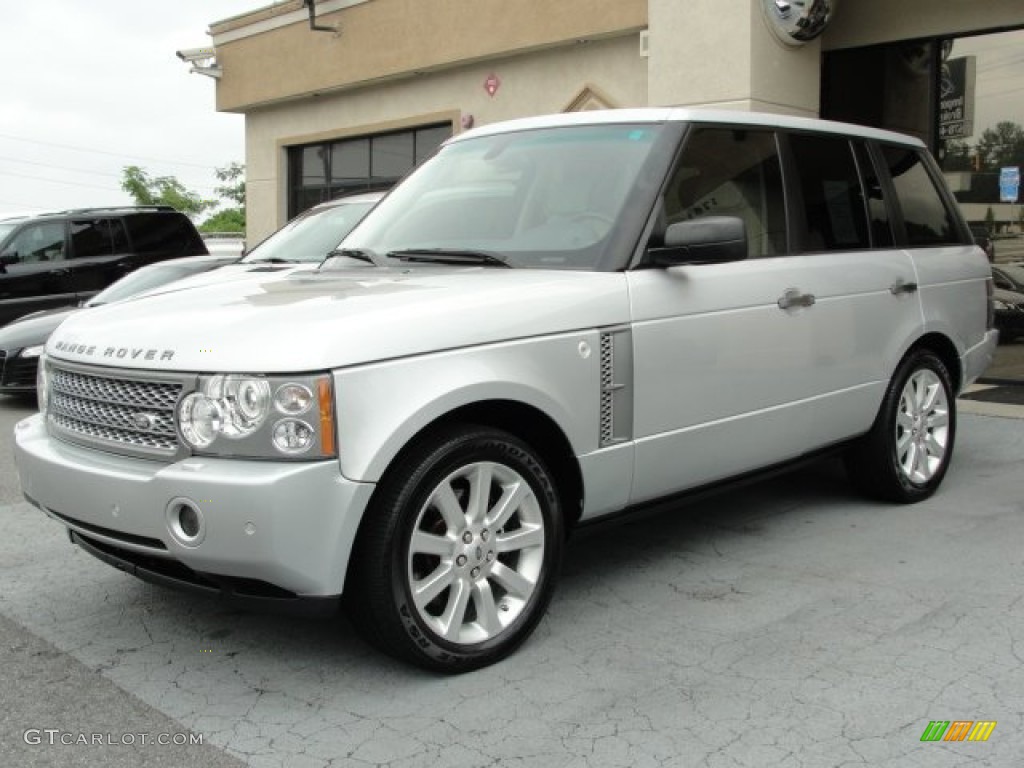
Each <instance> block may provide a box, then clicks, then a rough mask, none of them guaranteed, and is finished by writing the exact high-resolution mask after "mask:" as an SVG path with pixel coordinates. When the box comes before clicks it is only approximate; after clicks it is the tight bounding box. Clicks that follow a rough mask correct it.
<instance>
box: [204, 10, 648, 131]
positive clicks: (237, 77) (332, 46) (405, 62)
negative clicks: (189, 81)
mask: <svg viewBox="0 0 1024 768" xmlns="http://www.w3.org/2000/svg"><path fill="white" fill-rule="evenodd" d="M297 9H301V4H300V3H298V2H297V0H292V2H290V3H283V4H281V6H280V8H279V9H277V11H278V15H283V12H284V11H290V12H292V13H293V14H294V12H295V11H296V10H297ZM266 15H267V11H262V12H256V13H254V14H252V20H253V22H258V21H260V20H263V19H264V17H265V16H266ZM300 16H301V14H300ZM243 21H244V19H242V20H232V21H231V22H225V23H223V24H220V25H218V24H214V25H213V26H212V27H211V32H212V33H213V40H214V44H215V45H216V48H217V59H218V61H219V62H220V64H221V66H222V67H223V71H224V74H223V77H222V78H221V79H220V81H219V82H218V84H217V109H219V110H221V111H245V110H248V109H251V108H252V107H254V106H260V105H266V104H269V103H273V102H277V101H281V100H286V99H294V98H297V97H305V96H308V95H311V94H314V93H317V94H324V93H329V92H334V91H338V90H342V89H346V88H352V87H361V86H365V85H366V84H368V83H373V82H379V81H382V80H389V79H395V78H401V77H408V76H409V75H411V74H412V73H413V72H434V71H439V70H443V69H446V68H450V67H461V66H463V65H465V64H467V63H471V62H474V61H480V60H483V59H488V58H494V57H501V56H508V55H512V54H519V53H524V52H528V51H537V50H542V49H545V48H550V47H555V46H560V45H563V44H565V43H566V42H569V41H574V40H578V39H587V40H598V39H601V38H604V37H608V36H613V35H618V34H622V33H624V32H638V31H639V30H641V29H643V28H644V27H646V26H647V3H646V0H557V2H551V0H512V1H511V2H510V1H509V0H473V2H470V3H467V2H466V0H372V2H363V3H361V4H358V5H353V6H351V7H349V8H345V9H343V10H340V11H336V12H334V13H324V14H318V17H317V22H318V24H322V25H326V26H337V27H338V28H339V29H340V34H339V35H334V34H331V33H329V32H311V31H310V29H309V26H308V23H306V22H298V23H293V24H290V25H289V26H286V27H282V28H279V29H274V30H273V31H269V32H264V33H262V34H255V35H251V36H248V37H243V38H240V39H238V38H236V37H235V35H234V34H232V33H237V31H238V28H239V26H240V24H241V23H242V22H243ZM221 41H223V42H221Z"/></svg>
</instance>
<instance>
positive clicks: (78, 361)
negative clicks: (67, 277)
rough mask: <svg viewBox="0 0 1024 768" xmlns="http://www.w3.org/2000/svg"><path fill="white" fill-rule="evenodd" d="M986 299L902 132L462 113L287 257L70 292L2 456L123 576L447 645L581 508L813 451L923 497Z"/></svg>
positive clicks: (425, 653)
mask: <svg viewBox="0 0 1024 768" xmlns="http://www.w3.org/2000/svg"><path fill="white" fill-rule="evenodd" d="M259 250H260V249H257V252H259ZM990 293H991V280H990V272H989V266H988V261H987V259H986V257H985V254H984V253H983V252H982V251H981V249H980V248H978V247H977V246H976V245H975V244H974V242H973V240H972V238H971V234H970V231H969V230H968V229H967V226H966V224H965V223H964V221H963V219H962V218H961V216H960V214H959V213H958V211H957V207H956V204H955V202H954V201H953V198H952V197H951V195H950V193H949V191H948V190H947V189H946V187H945V186H944V184H943V181H942V176H941V174H940V173H939V171H938V169H937V168H936V166H935V163H934V162H933V160H932V158H931V157H930V156H929V155H928V153H927V151H926V150H925V148H924V146H923V145H922V144H921V142H920V141H918V140H917V139H913V138H909V137H906V136H902V135H898V134H894V133H888V132H884V131H878V130H872V129H869V128H863V127H855V126H850V125H839V124H835V123H825V122H820V121H815V120H807V119H800V118H793V117H783V116H777V115H756V114H749V113H741V112H709V111H700V110H684V109H654V110H635V111H634V110H624V111H610V112H586V113H581V114H572V115H556V116H550V117H542V118H530V119H526V120H518V121H513V122H510V123H505V124H500V125H490V126H485V127H483V128H478V129H475V130H472V131H469V132H467V133H464V134H460V135H459V136H456V137H454V138H453V139H451V140H450V141H449V142H448V143H447V144H446V145H445V146H444V147H443V148H442V149H441V150H440V151H439V152H438V153H437V154H436V155H435V156H434V157H432V158H431V159H430V160H428V161H427V162H425V163H424V164H423V165H421V166H420V167H419V168H418V169H417V170H415V171H414V172H413V173H412V174H410V175H409V176H408V177H407V178H406V179H405V180H404V181H403V182H402V183H401V184H400V185H399V186H398V187H396V188H395V189H394V190H393V191H392V192H391V193H390V194H389V195H388V196H387V197H385V198H384V199H383V200H382V201H381V202H380V203H379V204H378V205H377V207H376V208H375V209H374V210H373V211H372V212H371V213H370V214H368V215H367V217H366V218H365V219H364V220H363V221H362V222H361V223H360V224H359V225H358V226H357V227H356V228H355V229H354V230H353V231H352V232H351V233H350V234H349V236H348V237H347V238H346V239H345V240H344V242H343V243H342V244H341V247H340V248H338V249H337V250H336V251H335V253H334V256H333V257H332V258H331V259H329V260H328V261H326V262H325V263H324V264H322V265H321V266H319V267H318V268H315V269H307V270H300V271H290V272H287V273H284V274H282V273H279V272H275V271H274V270H267V271H266V272H262V271H261V272H258V273H252V274H250V275H249V276H247V278H246V279H244V280H235V281H231V282H223V281H222V282H217V283H213V284H209V285H203V286H197V287H194V288H192V289H190V290H188V291H180V292H175V293H168V294H167V295H163V296H152V297H148V298H147V299H146V300H145V301H144V302H127V303H124V304H121V305H115V306H111V307H105V308H99V309H96V310H92V311H90V312H88V313H84V314H82V315H79V316H77V317H73V318H71V319H69V320H68V321H67V322H66V323H64V324H63V325H62V326H61V327H60V328H59V329H58V331H57V332H56V333H55V334H54V335H53V336H52V337H51V338H50V341H49V342H48V344H47V346H46V355H45V358H44V362H43V365H42V367H41V369H40V370H41V376H40V390H39V401H40V406H41V410H42V413H41V414H40V415H38V416H35V417H31V418H29V419H28V420H26V421H23V422H22V423H20V424H19V425H18V426H17V429H16V449H15V450H16V457H17V463H18V469H19V473H20V477H21V483H22V487H23V489H24V492H25V495H26V497H27V498H29V499H30V500H31V501H32V503H34V504H35V505H36V506H38V507H39V508H40V509H41V510H42V511H43V512H44V513H45V514H47V515H49V516H50V517H51V518H52V519H54V520H55V521H56V522H58V523H59V524H60V525H63V526H65V527H66V528H67V529H68V530H69V531H70V533H71V537H72V539H73V540H74V541H75V542H76V543H77V544H78V545H80V546H81V547H83V548H84V549H86V550H88V551H89V552H91V553H93V554H94V555H96V556H97V557H99V558H101V559H103V560H105V561H107V562H109V563H112V564H114V565H116V566H117V567H119V568H122V569H123V570H126V571H128V572H130V573H134V574H136V575H138V576H140V577H142V578H146V579H150V580H153V581H157V582H160V583H163V584H168V585H173V586H177V587H182V588H189V589H193V590H196V591H198V592H203V593H208V594H214V593H219V594H222V595H226V596H227V597H229V598H230V599H232V600H235V601H239V602H259V603H261V604H267V603H270V604H274V605H276V606H278V607H284V608H288V609H295V610H298V609H300V608H313V609H331V610H333V609H334V608H336V607H337V606H339V605H343V606H344V607H345V609H346V610H347V611H349V612H350V613H351V615H352V617H353V620H354V622H355V625H356V626H357V627H358V628H359V629H360V631H362V633H363V634H364V635H365V636H366V637H367V638H368V639H369V640H370V641H371V642H373V643H374V644H375V645H377V646H378V647H380V648H381V649H382V650H384V651H386V652H388V653H391V654H394V655H395V656H398V657H400V658H402V659H406V660H408V661H411V662H413V663H416V664H420V665H422V666H425V667H427V668H430V669H435V670H440V671H445V672H453V671H464V670H468V669H473V668H475V667H480V666H482V665H485V664H489V663H492V662H494V661H497V660H498V659H501V658H502V657H503V656H505V655H507V654H509V653H510V652H512V651H513V650H514V649H515V648H517V647H518V646H519V645H520V644H521V643H523V642H524V641H525V640H526V639H527V637H528V636H529V635H530V633H531V632H532V631H533V629H534V628H535V627H536V626H537V623H538V622H539V621H540V619H541V617H542V615H543V614H544V610H545V607H546V606H547V604H548V601H549V600H550V598H551V595H552V592H553V590H554V587H555V581H556V579H557V575H558V571H559V565H560V563H561V561H562V557H563V551H564V546H565V542H566V539H567V535H568V534H569V533H570V532H571V531H573V530H575V529H577V528H579V527H580V526H583V525H587V524H589V523H591V522H594V521H598V520H602V519H604V518H608V517H610V516H613V515H619V514H625V513H631V512H635V511H637V510H640V509H643V508H646V507H649V506H650V505H653V504H663V503H665V502H666V501H667V500H668V501H673V502H675V501H677V500H679V499H683V498H685V497H686V496H687V495H689V494H693V493H696V492H700V491H703V490H706V489H708V488H709V487H719V486H721V485H723V484H724V483H726V482H728V481H731V480H733V479H735V478H744V479H749V478H750V477H751V476H752V475H754V474H755V473H759V472H763V471H766V470H774V469H777V468H779V467H782V466H785V465H787V464H789V463H792V462H795V461H798V460H803V459H806V458H808V457H810V456H816V455H819V454H822V453H825V452H840V453H842V454H843V455H844V456H845V457H846V461H847V466H848V467H849V471H850V475H851V478H852V480H853V483H854V485H855V486H856V487H858V488H860V489H862V490H863V491H865V492H867V493H870V494H872V495H874V496H877V497H879V498H883V499H886V500H889V501H892V502H914V501H919V500H921V499H924V498H927V497H928V496H929V495H930V494H932V493H934V492H935V491H936V489H937V488H938V487H939V484H940V483H941V482H942V479H943V477H944V476H945V474H946V470H947V468H948V467H949V463H950V460H951V458H952V455H953V446H954V442H955V437H956V428H957V421H956V400H955V398H956V395H957V393H958V392H960V391H961V390H962V389H963V388H964V387H965V386H966V385H967V384H969V383H970V382H971V381H972V380H974V379H975V378H976V377H977V376H978V375H979V374H980V373H981V372H982V371H983V370H984V369H985V367H986V366H987V365H988V364H989V363H990V361H991V359H992V354H993V350H994V348H995V344H996V337H997V334H996V332H995V331H994V330H993V329H992V304H991V299H990ZM556 631H557V630H556Z"/></svg>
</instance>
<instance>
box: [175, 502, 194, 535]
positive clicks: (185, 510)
mask: <svg viewBox="0 0 1024 768" xmlns="http://www.w3.org/2000/svg"><path fill="white" fill-rule="evenodd" d="M178 525H179V526H180V527H181V532H182V533H184V534H185V535H186V536H187V537H188V538H190V539H194V538H195V537H196V536H198V535H199V513H198V512H196V511H195V510H194V509H192V507H182V508H181V510H180V511H179V512H178Z"/></svg>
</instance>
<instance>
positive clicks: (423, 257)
mask: <svg viewBox="0 0 1024 768" xmlns="http://www.w3.org/2000/svg"><path fill="white" fill-rule="evenodd" d="M388 256H389V257H391V258H395V259H400V260H402V261H424V262H433V263H435V264H483V265H486V266H491V267H511V266H512V265H511V264H509V263H508V262H507V261H506V260H505V259H504V257H502V256H499V255H498V254H496V253H489V252H487V251H462V250H459V249H457V248H404V249H402V250H400V251H391V252H389V253H388Z"/></svg>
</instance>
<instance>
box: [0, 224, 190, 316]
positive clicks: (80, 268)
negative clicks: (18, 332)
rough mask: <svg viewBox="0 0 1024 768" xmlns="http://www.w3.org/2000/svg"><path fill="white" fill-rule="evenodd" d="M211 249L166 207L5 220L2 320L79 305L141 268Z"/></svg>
mask: <svg viewBox="0 0 1024 768" xmlns="http://www.w3.org/2000/svg"><path fill="white" fill-rule="evenodd" d="M205 253H207V250H206V246H205V245H204V244H203V239H202V238H201V237H200V236H199V233H198V232H197V231H196V228H195V227H194V226H193V225H192V222H191V221H189V219H188V217H187V216H185V214H183V213H180V212H179V211H176V210H175V209H174V208H171V207H170V206H166V205H154V206H140V207H130V206H128V207H123V208H80V209H76V210H71V211H61V212H59V213H46V214H42V215H38V216H24V217H19V218H8V219H4V220H0V325H5V324H7V323H9V322H10V321H11V320H14V319H15V318H17V317H21V316H22V315H25V314H28V313H29V312H34V311H36V310H39V309H49V308H51V307H60V306H67V305H75V304H78V303H79V302H80V301H82V300H84V299H88V298H89V297H91V296H93V295H94V294H95V293H97V292H98V291H101V290H103V289H104V288H106V287H107V286H108V285H110V284H111V283H112V282H114V281H115V280H117V279H118V278H120V277H123V276H124V275H125V274H127V273H128V272H131V271H132V270H133V269H135V268H136V267H141V266H143V265H146V264H152V263H154V262H157V261H164V260H165V259H174V258H177V257H178V256H198V255H201V254H205Z"/></svg>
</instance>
